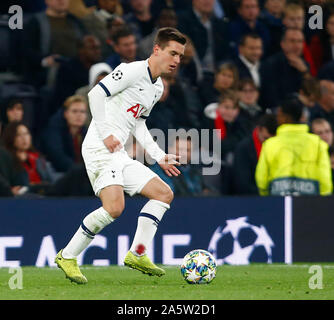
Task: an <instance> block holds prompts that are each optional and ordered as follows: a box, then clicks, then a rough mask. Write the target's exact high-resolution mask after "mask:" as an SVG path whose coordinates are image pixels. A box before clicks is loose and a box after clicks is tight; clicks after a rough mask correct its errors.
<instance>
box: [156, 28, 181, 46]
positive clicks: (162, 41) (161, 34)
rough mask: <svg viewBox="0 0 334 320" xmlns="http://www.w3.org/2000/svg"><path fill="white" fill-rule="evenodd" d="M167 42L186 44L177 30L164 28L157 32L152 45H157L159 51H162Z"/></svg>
mask: <svg viewBox="0 0 334 320" xmlns="http://www.w3.org/2000/svg"><path fill="white" fill-rule="evenodd" d="M169 41H176V42H178V43H181V44H182V45H185V44H186V43H187V39H186V37H185V36H184V35H183V34H182V33H181V32H180V31H179V30H177V29H175V28H171V27H166V28H161V29H159V30H158V33H157V35H156V36H155V39H154V45H156V44H157V45H158V46H159V47H160V48H161V49H164V48H165V47H166V46H167V44H168V42H169Z"/></svg>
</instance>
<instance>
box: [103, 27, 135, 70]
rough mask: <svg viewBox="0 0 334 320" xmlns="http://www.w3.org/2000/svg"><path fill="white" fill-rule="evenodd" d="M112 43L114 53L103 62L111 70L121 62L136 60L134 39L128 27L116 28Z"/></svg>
mask: <svg viewBox="0 0 334 320" xmlns="http://www.w3.org/2000/svg"><path fill="white" fill-rule="evenodd" d="M112 41H113V48H114V51H115V53H114V54H112V55H111V56H109V57H108V58H107V59H106V60H105V62H106V63H108V64H109V65H110V67H111V68H112V69H115V68H116V67H117V66H118V65H119V64H120V63H122V62H125V63H129V62H133V61H136V60H137V42H136V37H135V35H134V33H133V32H132V30H131V29H130V28H129V27H128V26H126V25H124V26H122V27H119V28H116V29H115V30H114V32H113V35H112Z"/></svg>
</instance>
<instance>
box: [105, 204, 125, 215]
mask: <svg viewBox="0 0 334 320" xmlns="http://www.w3.org/2000/svg"><path fill="white" fill-rule="evenodd" d="M103 207H104V209H105V210H106V211H107V212H108V213H109V214H110V216H111V217H112V218H114V219H116V218H118V217H119V216H120V215H121V214H122V212H123V210H124V203H112V204H106V205H104V206H103Z"/></svg>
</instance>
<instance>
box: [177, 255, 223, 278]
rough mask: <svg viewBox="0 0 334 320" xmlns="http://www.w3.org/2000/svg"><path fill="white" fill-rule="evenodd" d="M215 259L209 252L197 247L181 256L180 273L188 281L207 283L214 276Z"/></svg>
mask: <svg viewBox="0 0 334 320" xmlns="http://www.w3.org/2000/svg"><path fill="white" fill-rule="evenodd" d="M216 271H217V265H216V260H215V258H214V257H213V256H212V254H211V253H209V252H208V251H205V250H201V249H197V250H193V251H190V252H189V253H187V254H186V255H185V257H184V258H183V262H182V265H181V274H182V276H183V278H184V280H186V281H187V282H188V283H191V284H202V283H209V282H211V281H212V280H213V279H214V278H215V277H216Z"/></svg>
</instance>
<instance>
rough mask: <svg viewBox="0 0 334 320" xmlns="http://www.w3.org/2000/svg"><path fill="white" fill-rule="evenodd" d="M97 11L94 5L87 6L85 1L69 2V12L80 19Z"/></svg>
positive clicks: (72, 0)
mask: <svg viewBox="0 0 334 320" xmlns="http://www.w3.org/2000/svg"><path fill="white" fill-rule="evenodd" d="M95 9H96V7H95V6H94V5H93V4H91V3H89V4H88V5H87V4H86V2H85V0H69V5H68V11H69V12H70V13H71V14H73V15H74V16H76V17H77V18H79V19H81V18H83V17H85V16H87V15H88V14H90V13H92V12H93V11H94V10H95Z"/></svg>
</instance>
